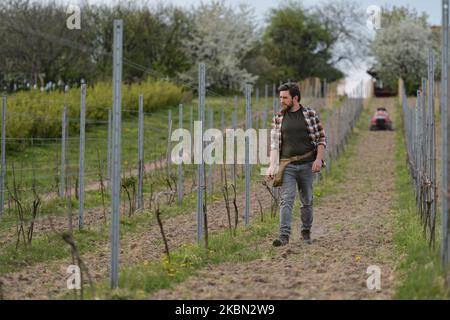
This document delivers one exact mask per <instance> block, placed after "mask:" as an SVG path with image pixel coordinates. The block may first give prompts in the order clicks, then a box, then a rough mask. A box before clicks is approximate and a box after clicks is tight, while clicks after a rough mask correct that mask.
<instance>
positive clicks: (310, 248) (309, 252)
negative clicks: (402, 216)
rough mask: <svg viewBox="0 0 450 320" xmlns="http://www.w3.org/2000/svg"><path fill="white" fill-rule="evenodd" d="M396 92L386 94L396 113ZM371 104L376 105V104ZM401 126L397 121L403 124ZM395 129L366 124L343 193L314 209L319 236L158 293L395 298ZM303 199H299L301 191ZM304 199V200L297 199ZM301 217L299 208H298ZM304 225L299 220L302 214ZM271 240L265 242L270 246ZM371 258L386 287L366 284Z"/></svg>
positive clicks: (223, 296)
mask: <svg viewBox="0 0 450 320" xmlns="http://www.w3.org/2000/svg"><path fill="white" fill-rule="evenodd" d="M394 102H395V101H394V100H393V99H379V100H376V101H375V103H374V104H372V106H373V108H374V107H375V106H378V105H383V106H386V107H387V108H388V111H389V112H390V113H391V114H393V113H394ZM373 108H372V109H373ZM396 125H397V124H396ZM394 135H395V133H394V132H389V131H378V132H370V131H368V129H367V128H366V129H365V130H364V131H363V132H361V137H360V139H359V140H358V143H357V146H356V153H355V155H354V156H353V157H352V158H351V160H350V161H351V165H350V166H348V169H347V172H346V178H345V182H344V183H343V184H342V185H341V186H340V187H339V188H340V191H339V192H338V193H337V194H330V195H327V196H325V197H323V198H322V201H321V205H320V206H316V207H315V208H314V210H315V211H314V212H315V221H314V226H313V229H312V235H313V238H314V239H315V240H314V243H313V244H312V245H305V244H303V243H301V242H300V241H299V240H298V237H299V235H298V231H297V230H296V229H297V228H293V232H294V233H293V235H292V241H291V243H290V244H289V245H288V246H287V247H284V248H282V249H280V250H279V252H278V253H277V254H276V255H275V257H268V258H263V259H258V260H256V261H252V262H248V263H242V264H230V263H224V264H220V265H210V266H208V268H206V269H204V270H201V271H199V273H198V274H197V275H196V276H194V277H191V278H189V279H188V280H186V281H185V282H183V283H181V284H179V285H178V286H176V287H175V288H174V289H173V290H161V291H159V292H157V293H155V294H154V295H152V296H151V297H150V298H151V299H389V298H390V297H392V294H393V284H394V272H393V268H394V261H395V257H394V256H393V254H392V234H391V232H390V228H389V225H388V223H389V221H391V219H392V216H391V213H390V209H389V208H390V206H391V204H392V200H393V199H392V193H393V192H394V177H393V172H394ZM297 199H298V198H297ZM297 201H298V200H297ZM296 215H297V216H298V212H297V213H296ZM294 223H296V224H295V225H296V226H298V223H299V222H298V219H297V220H295V222H294ZM271 240H272V239H267V241H265V243H264V244H263V249H264V246H265V247H266V248H268V247H269V246H271ZM370 265H377V266H379V267H380V269H381V288H382V289H381V290H380V291H371V290H369V289H367V285H366V280H367V278H368V277H369V275H368V274H366V270H367V268H368V266H370Z"/></svg>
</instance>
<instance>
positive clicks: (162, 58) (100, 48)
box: [83, 2, 190, 81]
mask: <svg viewBox="0 0 450 320" xmlns="http://www.w3.org/2000/svg"><path fill="white" fill-rule="evenodd" d="M83 11H84V12H86V15H87V16H88V19H89V20H88V21H89V22H88V24H89V30H91V32H93V33H94V36H93V37H92V39H94V41H93V46H94V47H95V48H96V51H95V57H94V60H95V61H96V64H97V70H98V72H99V73H100V74H102V75H104V77H109V76H110V74H111V66H112V60H111V55H112V40H113V35H112V25H113V21H114V19H122V20H123V23H124V26H125V28H124V46H123V55H124V79H125V80H127V81H134V80H136V78H137V79H141V78H145V77H147V76H149V75H150V76H153V77H155V78H162V77H173V76H175V75H176V74H177V73H178V72H182V71H184V70H186V69H188V68H189V66H190V65H189V63H188V62H187V58H186V55H185V53H184V51H183V49H182V48H181V46H180V43H181V40H182V39H183V38H185V37H186V36H187V35H188V34H189V28H190V27H189V26H190V21H189V20H188V15H187V14H186V13H185V12H183V11H182V10H181V9H178V8H176V7H173V6H170V5H167V6H164V5H159V6H156V7H154V8H151V7H149V6H148V3H146V2H144V3H140V5H139V6H138V5H137V4H136V3H131V2H130V3H128V4H118V5H115V6H113V7H109V6H106V5H101V6H93V7H86V9H85V10H83Z"/></svg>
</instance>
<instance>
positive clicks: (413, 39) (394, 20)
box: [371, 7, 440, 94]
mask: <svg viewBox="0 0 450 320" xmlns="http://www.w3.org/2000/svg"><path fill="white" fill-rule="evenodd" d="M426 19H427V17H426V15H424V14H422V15H421V16H419V15H418V14H417V12H416V11H411V10H409V9H407V8H396V7H394V8H393V9H392V11H389V10H386V9H385V10H384V11H383V16H382V21H381V23H382V28H383V29H381V30H378V31H377V33H376V35H375V39H374V40H373V42H372V43H371V50H372V55H373V56H374V58H375V59H376V63H375V65H374V70H375V71H376V72H377V74H378V76H379V77H380V78H381V79H383V82H385V83H387V84H388V85H390V86H391V87H394V88H395V83H396V81H397V79H398V78H402V79H403V80H404V82H405V88H406V91H407V93H408V94H411V93H415V91H416V90H417V89H418V88H419V87H420V82H421V78H422V77H426V76H427V61H428V50H429V48H435V49H438V48H439V44H438V43H439V40H438V39H439V37H438V36H437V33H435V35H434V37H433V36H432V32H431V30H430V28H429V26H428V25H427V22H426ZM433 38H434V40H433ZM439 51H440V50H439ZM439 55H440V53H439V52H437V57H439ZM436 61H439V60H436ZM435 67H436V68H437V71H438V72H437V73H438V74H439V70H440V64H439V63H435Z"/></svg>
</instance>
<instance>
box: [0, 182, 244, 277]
mask: <svg viewBox="0 0 450 320" xmlns="http://www.w3.org/2000/svg"><path fill="white" fill-rule="evenodd" d="M236 189H237V191H238V192H242V190H244V180H243V179H238V180H237V187H236ZM216 190H218V188H216ZM220 199H222V197H221V192H220V191H218V192H215V193H213V194H209V195H208V202H211V201H215V200H220ZM196 205H197V193H192V194H189V195H187V196H185V197H184V198H183V204H182V205H181V206H178V205H172V206H167V205H164V204H162V205H161V211H162V212H163V215H162V219H163V220H166V219H170V218H173V217H176V216H178V215H182V214H190V213H191V212H192V211H193V210H195V208H196ZM99 210H100V209H99ZM76 213H77V212H76V210H74V214H76ZM120 223H121V228H120V236H121V237H123V236H124V235H125V234H129V233H143V232H147V231H148V229H149V228H150V227H152V226H154V225H156V224H157V222H156V219H155V216H154V214H153V212H150V211H148V210H144V211H143V212H140V213H135V214H133V215H132V216H131V217H128V216H126V212H124V213H123V215H122V217H121V220H120ZM75 227H76V226H75ZM110 232H111V230H110V224H109V223H107V224H104V225H102V226H100V227H99V228H98V229H96V230H89V229H88V228H86V229H85V230H84V231H81V232H80V231H78V230H74V238H75V241H76V243H77V246H78V247H79V250H80V253H81V254H84V253H87V252H94V251H95V250H96V249H97V248H98V246H99V244H98V242H99V241H103V242H104V241H108V239H109V237H110ZM100 245H101V244H100ZM69 256H70V251H69V250H68V246H67V244H65V243H64V241H63V240H62V238H61V236H60V235H59V234H54V233H49V234H48V235H44V236H40V237H38V238H36V239H34V240H33V243H32V245H31V246H23V245H22V244H21V245H19V247H18V249H17V250H16V245H15V243H9V244H7V245H4V246H2V247H1V248H0V274H3V273H7V272H13V271H18V269H19V268H23V267H28V266H31V265H34V264H36V263H39V262H44V261H51V260H56V259H61V258H65V257H69Z"/></svg>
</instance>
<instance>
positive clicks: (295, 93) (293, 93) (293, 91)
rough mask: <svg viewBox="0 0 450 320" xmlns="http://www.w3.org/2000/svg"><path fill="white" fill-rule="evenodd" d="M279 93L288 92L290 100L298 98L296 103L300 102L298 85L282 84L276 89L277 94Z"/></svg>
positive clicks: (291, 83)
mask: <svg viewBox="0 0 450 320" xmlns="http://www.w3.org/2000/svg"><path fill="white" fill-rule="evenodd" d="M280 91H289V94H290V95H291V97H292V99H294V97H295V96H297V97H298V102H300V100H301V98H302V95H301V94H300V88H299V86H298V84H296V83H295V82H287V83H283V84H282V85H281V86H279V87H278V92H280Z"/></svg>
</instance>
